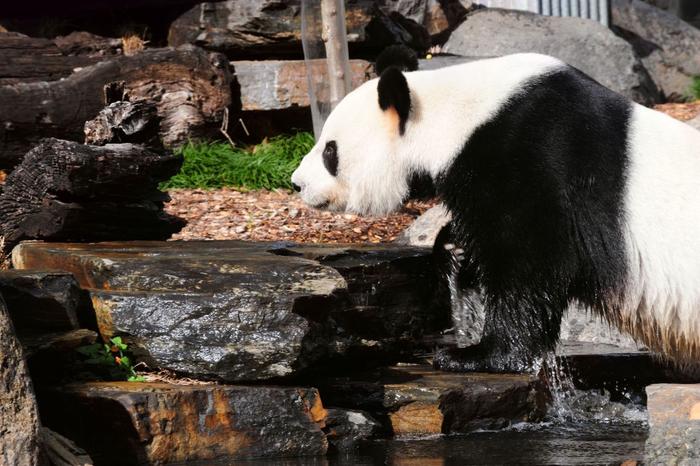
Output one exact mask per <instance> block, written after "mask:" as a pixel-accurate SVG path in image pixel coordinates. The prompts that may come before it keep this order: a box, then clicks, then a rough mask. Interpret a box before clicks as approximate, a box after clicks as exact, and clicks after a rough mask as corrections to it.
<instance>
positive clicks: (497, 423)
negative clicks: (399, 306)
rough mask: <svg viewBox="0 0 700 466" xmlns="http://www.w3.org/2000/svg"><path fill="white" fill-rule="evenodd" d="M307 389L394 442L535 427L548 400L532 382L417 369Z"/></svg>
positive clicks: (320, 382) (318, 382)
mask: <svg viewBox="0 0 700 466" xmlns="http://www.w3.org/2000/svg"><path fill="white" fill-rule="evenodd" d="M313 385H314V386H316V387H318V388H319V391H320V393H321V395H322V396H323V399H324V401H325V403H326V404H327V405H328V406H340V407H343V408H349V409H361V410H365V411H368V412H370V413H372V414H373V415H374V416H375V417H376V418H377V419H384V420H385V422H386V423H387V426H386V427H387V428H388V429H389V430H390V431H391V433H392V434H393V435H396V436H414V435H433V434H441V433H442V434H452V433H466V432H471V431H473V430H476V429H496V428H502V427H506V426H508V425H510V424H512V423H516V422H523V421H537V420H539V419H541V418H542V416H543V415H544V413H545V409H546V403H547V400H548V392H547V389H546V387H545V386H544V385H543V384H542V382H541V381H540V380H539V379H537V378H536V377H533V376H528V375H518V374H481V373H454V372H440V371H437V370H435V369H433V368H432V367H431V366H429V365H423V364H416V365H406V364H402V365H398V366H393V367H389V368H380V369H376V370H371V371H366V372H361V373H353V374H348V375H342V376H330V377H319V378H317V379H315V380H313Z"/></svg>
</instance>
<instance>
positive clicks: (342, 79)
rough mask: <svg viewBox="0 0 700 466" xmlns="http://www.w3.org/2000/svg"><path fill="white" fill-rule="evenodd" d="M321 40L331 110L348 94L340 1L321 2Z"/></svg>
mask: <svg viewBox="0 0 700 466" xmlns="http://www.w3.org/2000/svg"><path fill="white" fill-rule="evenodd" d="M321 24H322V27H323V32H322V39H323V43H324V46H325V49H326V65H327V67H328V86H329V98H330V105H331V109H333V108H334V107H335V106H336V105H337V104H338V102H340V100H341V99H342V98H343V97H345V94H347V92H348V88H349V86H348V83H349V80H348V47H347V38H346V33H345V6H344V5H343V1H342V0H321Z"/></svg>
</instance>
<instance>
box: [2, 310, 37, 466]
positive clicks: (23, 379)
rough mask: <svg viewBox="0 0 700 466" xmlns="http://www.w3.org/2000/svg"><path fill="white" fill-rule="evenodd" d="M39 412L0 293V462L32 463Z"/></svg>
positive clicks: (31, 465) (16, 465)
mask: <svg viewBox="0 0 700 466" xmlns="http://www.w3.org/2000/svg"><path fill="white" fill-rule="evenodd" d="M39 428H40V424H39V414H38V412H37V406H36V400H35V398H34V389H33V387H32V381H31V380H30V378H29V373H28V371H27V365H26V363H25V361H24V355H23V352H22V347H21V346H20V344H19V341H17V338H16V337H15V333H14V328H13V325H12V322H11V321H10V316H9V315H8V313H7V310H6V309H5V302H4V301H3V300H2V298H1V297H0V463H2V464H7V465H12V466H36V465H37V464H38V463H39V460H40V446H39Z"/></svg>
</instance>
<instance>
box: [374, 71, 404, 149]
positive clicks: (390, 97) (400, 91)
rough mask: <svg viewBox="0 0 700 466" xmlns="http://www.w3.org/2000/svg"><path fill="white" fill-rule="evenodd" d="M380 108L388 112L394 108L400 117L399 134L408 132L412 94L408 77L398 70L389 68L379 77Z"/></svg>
mask: <svg viewBox="0 0 700 466" xmlns="http://www.w3.org/2000/svg"><path fill="white" fill-rule="evenodd" d="M377 93H378V94H379V107H380V108H381V109H382V110H384V111H386V110H388V109H389V108H391V107H393V108H394V109H395V110H396V113H398V115H399V133H400V134H401V135H403V133H404V131H405V130H406V121H407V120H408V114H409V113H410V111H411V92H410V91H409V89H408V83H407V82H406V77H405V76H404V75H403V73H402V72H401V71H400V70H399V69H398V68H394V67H393V66H392V67H389V68H387V69H386V70H385V71H384V72H383V73H382V75H381V76H380V77H379V84H377Z"/></svg>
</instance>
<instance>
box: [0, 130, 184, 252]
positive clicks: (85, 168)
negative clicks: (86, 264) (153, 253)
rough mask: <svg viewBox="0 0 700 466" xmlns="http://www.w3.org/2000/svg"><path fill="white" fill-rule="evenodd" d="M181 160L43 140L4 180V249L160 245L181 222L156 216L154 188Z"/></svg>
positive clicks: (158, 196)
mask: <svg viewBox="0 0 700 466" xmlns="http://www.w3.org/2000/svg"><path fill="white" fill-rule="evenodd" d="M181 163H182V158H181V157H179V156H173V155H166V156H163V155H158V154H156V153H154V152H151V151H149V150H147V149H145V148H143V147H141V146H137V145H133V144H108V145H106V146H89V145H83V144H78V143H75V142H70V141H62V140H58V139H47V140H44V141H42V143H41V144H40V145H39V146H37V147H36V148H34V149H33V150H31V151H30V152H29V153H28V154H27V156H26V157H25V158H24V160H23V161H22V164H20V165H19V166H18V167H17V168H16V169H15V170H14V171H13V172H12V173H10V175H9V176H8V177H7V180H6V182H5V187H4V189H3V192H2V194H1V195H0V234H1V235H2V237H3V239H4V244H3V246H4V250H5V251H6V252H7V251H9V250H10V249H11V248H12V247H13V246H14V245H16V244H17V243H18V242H19V241H21V240H24V239H44V240H62V241H106V240H138V239H142V240H146V239H153V240H156V239H158V240H163V239H167V238H169V237H170V235H172V234H173V233H175V232H177V231H179V230H180V229H181V228H182V227H183V226H184V221H182V220H181V219H180V218H178V217H174V216H171V215H168V214H165V213H164V212H163V202H164V201H166V200H168V196H167V194H166V193H163V192H161V191H159V190H158V183H159V182H160V181H163V180H166V179H168V178H170V177H171V176H173V175H174V174H175V173H177V171H178V170H179V168H180V165H181Z"/></svg>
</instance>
